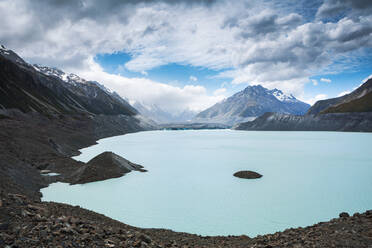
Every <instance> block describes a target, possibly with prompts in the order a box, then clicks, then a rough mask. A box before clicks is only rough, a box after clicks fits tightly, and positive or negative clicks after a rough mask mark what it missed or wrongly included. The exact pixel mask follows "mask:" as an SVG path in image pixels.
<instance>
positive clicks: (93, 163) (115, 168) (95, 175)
mask: <svg viewBox="0 0 372 248" xmlns="http://www.w3.org/2000/svg"><path fill="white" fill-rule="evenodd" d="M131 171H140V172H146V170H145V169H143V166H141V165H138V164H135V163H132V162H130V161H128V160H126V159H125V158H122V157H120V156H119V155H117V154H115V153H112V152H104V153H101V154H99V155H97V156H96V157H94V158H92V159H91V160H90V161H89V162H88V163H87V164H86V165H85V166H82V167H81V168H79V169H78V170H77V171H76V172H74V173H72V175H71V181H72V183H73V184H81V183H89V182H96V181H102V180H106V179H110V178H116V177H121V176H123V175H124V174H126V173H129V172H131Z"/></svg>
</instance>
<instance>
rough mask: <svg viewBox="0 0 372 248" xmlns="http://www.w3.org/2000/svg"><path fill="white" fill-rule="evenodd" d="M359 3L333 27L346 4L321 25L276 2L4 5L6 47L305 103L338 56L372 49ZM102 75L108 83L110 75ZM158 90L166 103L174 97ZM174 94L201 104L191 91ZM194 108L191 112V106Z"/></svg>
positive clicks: (332, 1)
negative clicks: (157, 71) (205, 72)
mask: <svg viewBox="0 0 372 248" xmlns="http://www.w3.org/2000/svg"><path fill="white" fill-rule="evenodd" d="M190 2H192V3H190ZM201 2H202V3H201ZM299 2H300V3H299V4H301V2H302V1H299ZM361 2H366V1H359V0H358V1H351V0H347V3H346V5H345V6H346V7H347V8H352V11H350V12H345V14H344V15H343V16H342V18H341V19H334V20H332V22H330V21H328V20H327V19H324V20H323V19H321V18H323V17H327V16H329V15H333V14H334V13H338V12H339V11H341V10H342V9H345V6H342V4H340V1H337V0H327V1H324V2H323V4H321V7H320V8H319V10H318V11H317V18H318V19H315V20H309V18H307V17H306V16H305V15H304V14H303V13H301V12H299V13H295V10H296V9H297V10H298V9H301V8H287V9H285V8H280V9H279V8H277V7H276V6H275V4H277V2H276V1H264V2H262V1H258V0H252V1H244V0H240V1H227V0H221V1H98V0H91V1H58V2H57V1H31V0H18V1H13V0H2V1H0V16H1V22H0V30H1V32H0V40H1V41H2V42H3V43H4V44H5V45H6V46H7V47H9V48H11V49H14V50H15V51H16V52H19V53H20V55H21V56H23V57H25V58H26V60H28V61H30V62H32V63H34V62H35V63H41V64H45V65H49V66H57V67H60V68H62V69H64V70H66V71H72V70H74V71H76V72H78V73H79V72H80V71H85V72H87V71H89V70H90V69H91V68H90V67H89V66H87V64H86V63H85V61H87V60H88V59H90V58H92V57H94V56H95V55H97V54H102V53H115V52H126V53H128V54H130V55H131V59H130V60H129V61H128V62H126V63H125V64H124V65H123V66H124V67H125V68H126V69H128V70H131V71H136V72H142V73H144V74H143V75H145V73H146V71H148V70H150V69H152V68H155V67H157V66H161V65H166V64H169V63H178V64H182V65H191V66H195V67H203V68H209V69H216V70H220V69H221V70H223V72H221V73H220V74H219V75H218V77H226V78H228V80H230V79H231V82H232V83H233V84H238V83H248V84H262V85H264V86H265V87H268V88H273V87H276V88H279V89H282V90H283V91H285V92H287V93H293V94H295V95H301V94H303V90H304V85H305V84H306V83H311V81H310V80H309V78H310V77H311V76H313V75H314V74H317V72H319V71H320V70H324V69H325V68H327V67H329V66H330V65H332V63H333V62H334V61H335V60H337V58H339V56H341V55H342V56H345V57H347V56H348V55H349V52H352V51H360V50H362V49H363V48H370V47H372V27H371V23H372V14H371V13H372V12H370V11H369V12H368V11H364V10H369V9H370V4H367V5H366V7H365V8H361V7H360V6H361V5H360V3H361ZM369 2H370V1H369ZM287 4H288V2H287ZM291 4H292V2H291ZM295 7H296V6H295ZM297 7H298V6H297ZM300 7H303V6H300ZM315 11H316V10H315ZM314 14H315V13H314ZM358 14H360V15H358ZM319 18H320V19H319ZM92 30H93V31H92ZM96 74H97V76H98V75H99V76H100V78H103V79H104V80H105V81H108V78H109V75H108V74H105V75H104V76H103V74H102V72H97V73H96ZM91 75H94V73H91ZM113 76H115V75H113ZM119 77H120V76H119ZM100 78H96V79H94V78H92V79H94V80H97V81H99V80H100ZM114 79H115V80H116V81H117V82H119V81H120V80H122V81H125V82H126V83H125V84H124V83H122V84H120V83H117V84H116V85H114V83H111V84H113V85H114V86H115V88H114V89H115V90H118V91H119V88H120V87H122V89H120V91H121V92H123V93H125V92H128V90H127V89H126V88H125V87H126V86H127V85H132V84H130V83H129V82H128V81H129V79H127V78H126V79H125V78H124V77H121V78H120V80H119V79H118V78H116V77H114ZM190 80H191V81H193V80H192V79H191V77H190ZM133 81H136V82H137V83H138V85H139V86H141V87H142V86H144V85H147V84H150V83H149V82H147V81H145V79H133ZM321 81H322V80H321ZM139 82H140V83H139ZM151 82H153V81H151ZM194 82H195V81H194ZM105 83H107V84H110V82H105ZM153 83H154V84H151V85H152V86H153V85H157V87H156V89H157V90H159V89H160V88H161V89H162V90H161V92H163V93H164V92H166V91H168V90H170V88H167V87H165V84H161V83H158V82H153ZM313 83H314V82H313ZM160 85H162V86H160ZM163 86H164V87H163ZM131 87H132V86H131ZM133 87H134V86H133ZM169 87H171V86H169ZM150 88H151V87H150ZM171 88H172V87H171ZM172 90H174V91H177V92H180V93H179V94H185V95H188V97H189V98H188V99H191V98H194V97H195V92H194V93H191V92H190V90H191V91H193V90H195V89H191V88H190V87H188V88H175V87H173V88H172ZM140 91H141V90H137V91H134V90H133V91H131V93H133V94H134V95H133V96H132V98H133V97H139V98H141V97H144V95H145V94H144V93H141V92H140ZM177 94H178V93H177ZM177 94H176V95H177ZM127 95H128V96H129V94H126V96H127ZM196 95H199V96H200V95H203V96H207V93H198V94H196ZM148 97H149V99H153V100H154V101H160V100H159V99H157V98H156V99H155V96H151V95H149V96H148ZM214 97H215V96H213V97H212V98H210V97H207V98H206V99H215V98H214ZM129 98H131V96H129ZM198 99H199V98H198ZM188 101H189V100H187V101H186V100H184V103H183V105H190V104H191V103H190V102H188ZM198 101H200V102H204V103H206V102H208V101H210V100H200V99H199V100H198ZM185 102H188V103H187V104H186V103H185ZM204 105H207V104H204Z"/></svg>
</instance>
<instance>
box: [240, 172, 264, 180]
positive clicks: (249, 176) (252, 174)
mask: <svg viewBox="0 0 372 248" xmlns="http://www.w3.org/2000/svg"><path fill="white" fill-rule="evenodd" d="M234 177H239V178H244V179H257V178H261V177H262V175H261V174H259V173H257V172H254V171H238V172H235V173H234Z"/></svg>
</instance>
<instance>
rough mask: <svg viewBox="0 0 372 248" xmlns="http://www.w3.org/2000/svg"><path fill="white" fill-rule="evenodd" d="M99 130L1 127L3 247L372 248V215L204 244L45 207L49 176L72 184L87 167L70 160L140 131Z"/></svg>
mask: <svg viewBox="0 0 372 248" xmlns="http://www.w3.org/2000/svg"><path fill="white" fill-rule="evenodd" d="M25 118H27V119H25ZM25 120H27V121H25ZM40 127H42V128H40ZM96 127H97V125H96V124H92V123H91V122H90V121H89V120H87V119H85V118H74V119H64V121H60V120H59V121H56V120H47V119H45V118H41V117H35V116H34V117H32V118H31V117H17V118H13V119H6V120H0V247H6V248H11V247H13V248H16V247H21V248H23V247H59V248H61V247H62V248H64V247H159V248H160V247H182V248H187V247H266V248H270V247H366V248H372V210H369V211H367V212H365V213H363V214H358V213H356V214H354V215H353V216H348V214H346V213H343V214H341V216H342V217H339V218H336V219H332V220H330V221H328V222H321V223H318V224H315V225H313V226H309V227H305V228H291V229H287V230H285V231H283V232H278V233H275V234H269V235H264V236H257V237H255V238H249V237H247V236H244V235H243V236H216V237H202V236H199V235H193V234H187V233H179V232H173V231H171V230H165V229H142V228H136V227H132V226H129V225H126V224H124V223H121V222H119V221H115V220H113V219H110V218H108V217H105V216H104V215H101V214H98V213H95V212H92V211H89V210H86V209H83V208H80V207H79V206H71V205H67V204H60V203H54V202H41V201H40V196H41V194H40V191H39V190H40V188H42V187H46V186H47V185H48V184H49V183H51V182H53V180H48V178H47V177H45V176H41V175H40V171H41V170H45V169H46V170H51V171H53V172H58V173H60V174H61V176H59V177H58V178H57V180H60V181H68V176H69V173H70V172H71V170H72V169H71V168H76V167H77V166H84V165H82V164H81V163H78V162H76V161H74V160H72V159H71V158H70V156H71V155H76V154H77V151H78V149H81V148H83V147H86V146H89V145H92V144H94V142H95V140H97V139H99V138H103V137H108V136H112V135H118V134H124V133H126V132H131V131H136V130H135V129H133V130H119V129H113V128H109V129H108V130H106V129H105V127H106V124H105V125H104V126H100V129H97V128H96ZM112 130H117V131H115V132H113V131H112ZM51 141H52V142H51ZM180 214H182V213H180Z"/></svg>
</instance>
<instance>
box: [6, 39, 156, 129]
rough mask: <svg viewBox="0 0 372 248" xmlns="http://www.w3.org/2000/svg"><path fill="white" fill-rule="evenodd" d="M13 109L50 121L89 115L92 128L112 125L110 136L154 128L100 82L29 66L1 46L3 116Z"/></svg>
mask: <svg viewBox="0 0 372 248" xmlns="http://www.w3.org/2000/svg"><path fill="white" fill-rule="evenodd" d="M13 109H17V110H20V111H21V112H23V113H26V114H28V113H38V114H41V115H43V116H46V117H48V118H59V117H60V116H63V115H70V116H72V115H80V116H82V117H83V118H85V117H84V116H86V117H88V116H89V118H90V120H92V121H91V122H92V128H93V127H94V128H96V129H97V130H103V129H105V127H109V126H110V128H111V130H110V131H108V128H106V129H105V130H106V131H108V132H109V133H118V132H119V130H127V131H128V130H129V129H128V128H129V127H130V130H133V131H134V130H141V129H143V128H149V127H150V126H152V124H151V123H148V122H146V120H145V119H144V118H142V117H140V116H139V113H138V111H137V110H136V109H135V108H133V107H132V106H131V105H130V104H129V103H128V102H127V101H125V100H124V99H123V98H121V97H120V96H119V95H118V94H117V93H115V92H111V91H110V90H108V89H106V88H105V87H104V86H103V85H101V84H99V83H98V82H94V81H87V80H84V79H82V78H80V77H79V76H77V75H74V74H66V73H64V72H63V71H61V70H59V69H56V68H50V67H45V66H39V65H31V64H28V63H27V62H25V61H24V60H23V59H22V58H21V57H19V56H18V55H17V54H16V53H15V52H13V51H11V50H9V49H6V48H5V47H4V46H0V111H1V116H4V115H6V114H7V113H14V111H13V112H12V110H13ZM109 116H112V117H109ZM112 129H115V130H116V131H117V132H116V131H115V130H112ZM106 131H105V132H106ZM97 132H98V131H97ZM100 132H101V131H100ZM106 133H107V132H106Z"/></svg>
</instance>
